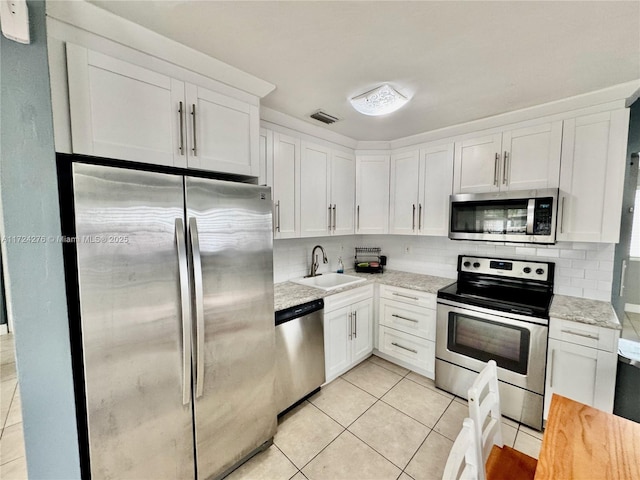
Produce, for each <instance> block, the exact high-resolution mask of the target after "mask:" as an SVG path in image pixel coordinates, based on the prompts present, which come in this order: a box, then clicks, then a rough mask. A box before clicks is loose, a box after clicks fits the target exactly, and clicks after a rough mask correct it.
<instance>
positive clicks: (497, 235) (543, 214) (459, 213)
mask: <svg viewBox="0 0 640 480" xmlns="http://www.w3.org/2000/svg"><path fill="white" fill-rule="evenodd" d="M450 199H451V205H450V207H451V208H450V212H451V218H450V222H449V238H451V239H453V240H484V241H493V242H518V243H542V244H552V243H555V241H556V218H557V213H558V189H557V188H547V189H540V190H521V191H510V192H496V193H463V194H457V195H451V197H450Z"/></svg>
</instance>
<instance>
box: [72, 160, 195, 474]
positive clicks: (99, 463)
mask: <svg viewBox="0 0 640 480" xmlns="http://www.w3.org/2000/svg"><path fill="white" fill-rule="evenodd" d="M73 172H74V175H73V186H74V199H75V218H76V232H77V240H76V241H77V245H76V246H77V260H78V280H79V291H80V311H81V323H82V340H83V349H84V375H85V388H86V402H87V417H88V426H89V448H90V464H91V477H92V478H94V479H98V478H99V479H123V478H153V479H161V478H171V479H175V478H194V462H193V430H192V425H193V423H192V412H191V407H192V403H191V401H190V395H191V360H190V358H189V355H188V353H189V352H188V351H187V352H186V353H185V350H184V347H186V348H187V349H188V348H189V345H188V342H189V341H190V338H189V337H190V324H189V323H188V322H189V318H183V316H184V314H185V313H187V314H188V313H189V311H190V305H189V298H188V295H187V298H186V299H185V300H186V305H184V304H183V303H181V300H182V297H183V295H181V283H180V268H179V267H181V268H182V273H183V276H184V278H185V279H186V281H188V275H187V271H186V250H182V247H186V245H182V244H181V243H182V241H183V239H184V234H185V232H184V231H183V232H180V231H178V232H176V228H178V229H179V228H180V225H181V224H182V221H178V222H176V219H181V220H183V219H184V199H183V192H184V189H183V181H184V179H183V177H181V176H174V175H164V174H157V173H149V172H141V171H135V170H125V169H120V168H112V167H104V166H96V165H86V164H81V163H76V164H74V166H73ZM179 247H180V249H181V251H183V252H184V253H183V260H182V261H183V264H182V265H181V266H180V265H179V256H178V248H179ZM182 287H184V285H182ZM185 292H188V290H186V289H183V290H182V293H183V294H184V293H185ZM188 316H189V315H187V317H188ZM183 320H184V321H186V322H187V324H186V325H184V324H183ZM185 326H186V328H185V329H183V327H185ZM185 331H186V333H187V338H186V340H187V344H186V345H183V339H184V335H183V334H184V333H185ZM185 360H186V362H185ZM185 377H188V378H185ZM184 382H188V386H187V388H186V389H185V388H184ZM185 401H186V404H185Z"/></svg>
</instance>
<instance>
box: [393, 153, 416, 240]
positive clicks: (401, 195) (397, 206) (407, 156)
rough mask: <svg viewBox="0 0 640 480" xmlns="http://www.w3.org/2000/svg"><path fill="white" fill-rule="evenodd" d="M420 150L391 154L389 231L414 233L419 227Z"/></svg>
mask: <svg viewBox="0 0 640 480" xmlns="http://www.w3.org/2000/svg"><path fill="white" fill-rule="evenodd" d="M419 175H420V152H419V151H418V150H414V151H410V152H406V153H401V154H398V155H392V156H391V191H390V197H391V201H390V205H389V211H390V215H389V233H395V234H399V235H414V234H415V233H416V232H417V229H418V220H417V214H418V187H419V180H418V177H419Z"/></svg>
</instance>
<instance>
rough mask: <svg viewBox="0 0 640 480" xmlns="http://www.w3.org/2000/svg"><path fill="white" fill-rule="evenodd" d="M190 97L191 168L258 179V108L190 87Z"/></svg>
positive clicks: (188, 100) (187, 94)
mask: <svg viewBox="0 0 640 480" xmlns="http://www.w3.org/2000/svg"><path fill="white" fill-rule="evenodd" d="M186 97H187V118H188V120H187V127H188V128H187V131H188V145H189V149H188V160H187V163H188V166H189V168H198V169H201V170H210V171H216V172H225V173H232V174H238V175H251V176H255V177H257V176H258V175H259V174H260V165H259V153H258V149H259V143H260V140H259V135H260V125H259V121H260V119H259V116H258V107H257V106H256V105H250V104H248V103H245V102H242V101H240V100H237V99H235V98H231V97H227V96H226V95H222V94H220V93H217V92H213V91H211V90H208V89H206V88H202V87H199V86H196V85H190V84H187V86H186Z"/></svg>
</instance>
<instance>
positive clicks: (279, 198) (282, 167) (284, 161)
mask: <svg viewBox="0 0 640 480" xmlns="http://www.w3.org/2000/svg"><path fill="white" fill-rule="evenodd" d="M265 140H266V139H265ZM299 186H300V139H298V138H293V137H289V136H287V135H283V134H281V133H278V132H273V190H272V195H271V197H272V199H273V230H274V232H273V233H274V238H296V237H299V236H300V197H299V196H300V189H299Z"/></svg>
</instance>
